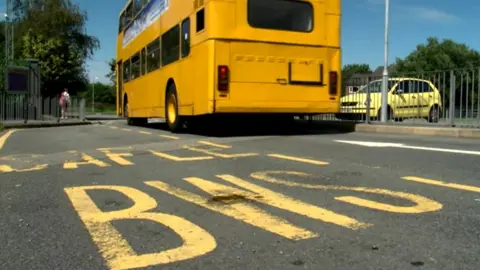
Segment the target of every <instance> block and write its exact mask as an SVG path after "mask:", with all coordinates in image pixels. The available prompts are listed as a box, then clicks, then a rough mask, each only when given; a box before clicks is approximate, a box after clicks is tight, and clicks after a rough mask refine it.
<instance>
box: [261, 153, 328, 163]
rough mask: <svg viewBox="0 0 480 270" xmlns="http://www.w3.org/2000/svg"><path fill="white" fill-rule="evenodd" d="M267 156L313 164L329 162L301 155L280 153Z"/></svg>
mask: <svg viewBox="0 0 480 270" xmlns="http://www.w3.org/2000/svg"><path fill="white" fill-rule="evenodd" d="M267 156H269V157H273V158H279V159H286V160H291V161H297V162H303V163H309V164H313V165H328V162H325V161H320V160H314V159H308V158H300V157H294V156H286V155H280V154H268V155H267Z"/></svg>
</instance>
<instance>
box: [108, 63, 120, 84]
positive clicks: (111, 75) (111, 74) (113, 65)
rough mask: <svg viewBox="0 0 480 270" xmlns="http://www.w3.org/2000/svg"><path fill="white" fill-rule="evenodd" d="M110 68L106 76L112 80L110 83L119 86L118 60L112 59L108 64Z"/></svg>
mask: <svg viewBox="0 0 480 270" xmlns="http://www.w3.org/2000/svg"><path fill="white" fill-rule="evenodd" d="M107 64H108V67H109V70H110V71H109V72H108V74H107V75H106V77H107V78H108V79H109V80H110V82H111V83H112V84H113V85H114V86H115V85H117V72H116V66H117V64H116V60H115V58H112V59H110V61H108V62H107Z"/></svg>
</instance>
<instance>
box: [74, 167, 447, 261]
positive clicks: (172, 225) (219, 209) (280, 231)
mask: <svg viewBox="0 0 480 270" xmlns="http://www.w3.org/2000/svg"><path fill="white" fill-rule="evenodd" d="M250 176H251V178H253V179H255V180H258V181H265V182H269V183H273V184H279V185H284V186H289V187H300V188H307V189H319V190H337V191H339V190H343V191H354V192H357V193H367V194H369V193H370V194H378V195H384V196H390V197H393V198H396V199H404V200H407V201H410V202H411V203H412V204H413V206H396V205H390V204H386V203H380V202H376V201H372V200H367V199H362V198H359V197H356V196H338V197H335V199H336V200H338V201H341V202H345V203H350V204H352V205H356V206H360V207H365V208H370V209H374V210H378V211H384V212H393V213H403V214H420V213H427V212H434V211H438V210H440V209H442V207H443V206H442V204H440V203H438V202H436V201H433V200H431V199H428V198H426V197H423V196H420V195H416V194H411V193H405V192H396V191H391V190H386V189H373V188H365V187H345V186H325V185H307V184H303V183H301V182H295V181H292V180H291V179H288V180H287V179H285V178H284V177H293V176H297V177H304V178H305V177H312V175H309V174H307V173H302V172H294V171H264V172H254V173H252V174H251V175H250ZM216 177H217V178H219V179H221V180H223V181H224V182H226V183H229V184H231V185H230V186H227V185H225V184H222V183H218V182H214V181H211V180H207V179H203V178H199V177H187V178H184V180H185V181H186V182H188V183H189V184H191V185H193V186H195V187H197V188H198V189H200V190H203V191H204V192H206V193H208V194H209V195H211V198H214V199H210V198H209V197H205V196H201V195H198V194H195V193H192V192H189V191H186V190H184V189H181V188H178V187H175V186H172V185H170V184H168V183H166V182H164V181H160V180H153V181H147V182H144V184H146V185H147V186H150V187H153V188H155V189H158V190H160V191H163V192H165V193H168V194H169V195H172V196H174V197H176V198H179V199H181V200H184V201H187V202H190V203H192V204H195V205H198V206H200V207H203V208H205V209H208V210H210V211H214V212H216V213H219V214H222V215H225V216H228V217H230V218H232V219H235V220H238V221H241V222H244V223H246V224H249V225H250V226H252V228H253V227H256V228H260V229H263V230H265V231H267V232H270V233H273V234H276V235H278V236H281V237H285V238H287V239H290V240H292V241H301V240H305V239H311V238H314V237H318V236H319V235H318V233H316V232H313V231H311V230H308V229H306V228H302V227H301V226H300V225H297V224H294V223H291V222H289V221H287V220H286V219H284V218H282V217H280V216H275V215H273V214H271V213H268V212H267V211H265V210H263V209H262V205H265V206H270V207H275V208H278V209H282V210H284V211H288V212H291V213H293V214H296V215H299V216H304V217H307V218H309V219H312V220H314V221H318V222H319V223H321V222H325V223H330V224H335V225H337V226H341V227H343V228H345V229H350V230H362V229H366V228H370V227H372V226H373V224H371V223H367V222H362V221H360V220H357V219H355V218H353V217H349V216H346V215H344V214H340V213H336V212H333V211H331V210H328V209H325V208H322V207H319V206H316V205H313V204H310V203H306V202H303V201H301V200H298V199H295V198H292V197H289V196H286V195H284V194H282V193H279V192H275V191H273V190H270V189H267V188H265V187H263V186H260V185H257V184H254V183H252V181H247V180H244V179H241V178H239V177H236V176H233V175H230V174H220V175H216ZM281 178H284V179H281ZM102 190H103V191H105V190H107V191H114V192H118V193H121V194H123V195H125V197H126V198H129V199H130V200H131V201H132V202H133V205H132V206H131V207H129V208H125V209H120V210H114V211H108V212H104V211H102V210H101V209H100V207H99V206H98V205H97V204H96V203H95V202H94V200H93V199H92V198H91V197H90V195H89V193H87V192H88V191H93V192H96V191H102ZM65 192H66V194H67V196H68V198H69V199H70V201H71V203H72V206H73V208H74V209H75V210H76V211H77V213H78V215H79V216H80V218H81V219H82V221H83V223H84V224H85V226H86V228H87V230H88V231H89V233H90V235H91V237H92V239H93V241H94V242H95V244H97V245H98V247H99V250H100V252H101V253H102V255H103V256H104V259H105V261H106V262H107V264H108V266H109V268H110V269H137V268H142V267H148V266H153V265H162V264H168V263H174V262H179V261H184V260H188V259H193V258H197V257H200V256H203V255H205V254H208V253H210V252H213V251H214V250H215V249H216V248H217V242H216V240H215V238H214V236H213V235H211V234H210V232H208V231H207V230H206V229H204V228H201V227H200V226H198V225H196V224H194V223H192V222H190V221H189V220H187V219H186V218H184V217H180V216H176V215H172V214H167V213H162V212H158V211H152V210H153V209H156V208H158V204H157V201H156V200H155V199H154V198H152V197H150V196H149V195H148V194H146V193H144V192H142V191H140V190H138V189H135V188H132V187H126V186H111V185H109V186H102V185H94V186H78V187H68V188H65ZM119 220H149V221H152V222H155V223H158V224H162V225H164V226H165V227H167V228H169V229H170V230H172V231H174V232H175V233H176V234H177V235H178V236H179V237H180V238H181V239H182V245H181V246H179V247H175V248H172V249H169V250H162V251H159V252H156V253H147V254H137V253H136V252H135V251H134V249H133V248H132V247H131V246H130V244H129V243H128V241H127V240H126V239H125V238H124V236H123V235H122V234H121V233H120V232H119V231H118V230H117V229H116V228H115V226H114V225H113V224H112V222H113V221H119Z"/></svg>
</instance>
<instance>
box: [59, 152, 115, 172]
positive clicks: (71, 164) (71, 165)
mask: <svg viewBox="0 0 480 270" xmlns="http://www.w3.org/2000/svg"><path fill="white" fill-rule="evenodd" d="M82 159H83V160H84V161H65V163H64V164H63V168H64V169H76V168H78V165H89V164H90V165H96V166H98V167H108V166H110V165H109V164H107V163H105V162H103V161H101V160H98V159H95V158H94V157H92V156H89V155H87V154H82Z"/></svg>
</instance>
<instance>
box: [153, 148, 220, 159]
mask: <svg viewBox="0 0 480 270" xmlns="http://www.w3.org/2000/svg"><path fill="white" fill-rule="evenodd" d="M149 151H150V152H151V153H152V154H154V155H155V156H157V157H161V158H164V159H169V160H173V161H197V160H209V159H213V157H211V156H200V157H178V156H174V155H169V154H165V153H161V152H156V151H153V150H149Z"/></svg>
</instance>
